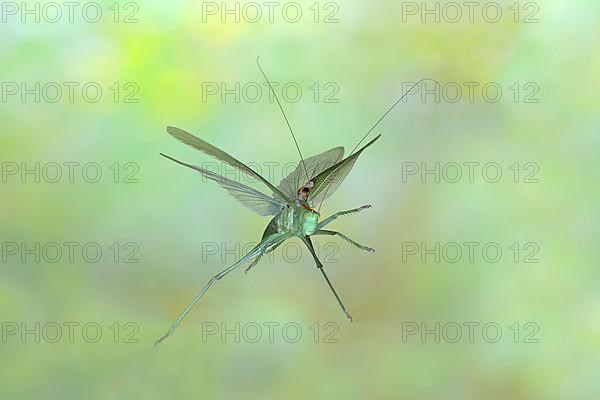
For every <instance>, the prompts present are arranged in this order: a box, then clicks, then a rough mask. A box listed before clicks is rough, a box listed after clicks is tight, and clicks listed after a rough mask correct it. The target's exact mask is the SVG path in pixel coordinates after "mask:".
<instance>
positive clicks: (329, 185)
mask: <svg viewBox="0 0 600 400" xmlns="http://www.w3.org/2000/svg"><path fill="white" fill-rule="evenodd" d="M380 137H381V135H377V137H375V138H374V139H373V140H371V141H370V142H369V143H367V144H366V145H364V146H363V147H361V149H360V150H358V151H357V152H356V153H354V154H352V155H351V156H348V157H346V158H345V159H343V160H342V161H340V162H338V163H336V164H335V165H332V166H331V167H329V168H327V169H326V170H325V171H323V172H321V173H320V174H319V175H317V177H316V178H315V179H314V180H313V182H314V186H313V188H312V189H311V190H310V194H309V197H310V198H311V199H312V202H313V204H317V203H321V202H323V201H325V200H326V199H328V198H329V197H330V196H331V195H332V194H333V193H335V191H336V190H337V189H338V188H339V187H340V185H341V184H342V181H343V180H344V179H346V176H348V174H349V173H350V171H351V170H352V167H354V164H355V163H356V160H357V159H358V156H360V153H362V152H363V150H364V149H366V148H367V147H369V146H370V145H372V144H373V143H375V141H376V140H377V139H379V138H380Z"/></svg>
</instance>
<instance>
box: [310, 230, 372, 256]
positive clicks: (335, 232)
mask: <svg viewBox="0 0 600 400" xmlns="http://www.w3.org/2000/svg"><path fill="white" fill-rule="evenodd" d="M313 235H329V236H339V237H341V238H342V239H344V240H345V241H347V242H349V243H350V244H352V245H354V246H356V247H358V248H359V249H361V250H364V251H371V252H373V253H374V252H375V249H372V248H370V247H368V246H363V245H362V244H358V243H356V242H355V241H354V240H352V239H350V238H349V237H348V236H346V235H344V234H343V233H341V232H337V231H329V230H327V229H321V230H318V231H316V232H315V233H313Z"/></svg>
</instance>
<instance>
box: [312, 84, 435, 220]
mask: <svg viewBox="0 0 600 400" xmlns="http://www.w3.org/2000/svg"><path fill="white" fill-rule="evenodd" d="M425 81H433V82H435V83H438V84H439V82H438V81H436V80H435V79H433V78H423V79H420V80H419V81H418V82H417V83H415V84H414V85H412V86H411V87H410V88H409V89H408V90H407V91H406V92H404V93H403V94H402V96H400V98H398V100H396V102H395V103H394V104H392V106H391V107H390V108H388V110H387V111H386V112H385V113H383V115H382V116H381V118H379V119H378V120H377V122H375V124H374V125H373V126H372V127H371V129H369V130H368V131H367V133H365V135H364V136H363V137H362V139H360V141H359V142H358V143H357V144H356V146H354V148H353V149H352V151H351V152H350V154H349V155H348V157H350V156H351V155H352V154H354V152H355V151H356V149H358V146H360V145H361V143H362V142H364V140H365V139H366V138H367V136H369V134H370V133H371V132H373V129H375V128H376V127H377V125H379V123H380V122H381V121H383V119H384V118H385V117H386V116H387V115H388V114H389V113H390V112H391V111H392V110H393V109H394V107H396V106H397V105H398V103H400V102H401V101H402V100H403V99H404V98H405V97H406V96H408V95H409V94H410V92H411V91H412V90H413V89H414V88H415V87H417V86H418V85H420V84H421V83H422V82H425ZM336 174H337V172H335V173H334V175H333V176H334V178H335V175H336ZM331 182H333V179H332V180H331V181H330V182H329V184H328V185H327V188H326V189H325V194H324V195H323V199H322V200H321V204H319V208H318V209H317V212H320V211H321V206H322V205H323V201H325V197H327V192H328V191H329V188H330V187H331Z"/></svg>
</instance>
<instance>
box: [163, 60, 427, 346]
mask: <svg viewBox="0 0 600 400" xmlns="http://www.w3.org/2000/svg"><path fill="white" fill-rule="evenodd" d="M256 62H257V65H258V68H259V69H260V71H261V73H262V75H263V77H264V78H265V81H266V82H267V83H268V84H269V87H270V88H271V92H272V93H273V95H274V96H275V99H276V100H277V104H278V106H279V109H280V110H281V113H282V114H283V117H284V118H285V122H286V124H287V126H288V128H289V131H290V133H291V134H292V138H293V139H294V143H295V144H296V149H297V150H298V153H299V155H300V163H299V164H298V166H297V167H296V169H295V170H293V171H292V172H291V173H290V174H289V175H288V176H287V177H286V178H284V179H283V180H282V181H281V182H280V183H279V185H278V186H277V187H275V186H274V185H273V184H272V183H271V182H269V181H268V180H266V179H265V178H264V177H262V176H261V175H260V174H258V173H257V172H256V171H254V170H253V169H251V168H250V167H248V166H247V165H246V164H244V163H242V162H241V161H239V160H237V159H236V158H234V157H232V156H231V155H229V154H227V153H226V152H224V151H223V150H221V149H219V148H217V147H215V146H213V145H211V144H210V143H208V142H206V141H204V140H202V139H200V138H198V137H196V136H194V135H192V134H191V133H188V132H186V131H184V130H182V129H179V128H175V127H167V132H168V133H169V134H170V135H171V136H173V137H174V138H175V139H177V140H179V141H180V142H182V143H185V144H187V145H189V146H191V147H193V148H195V149H197V150H199V151H201V152H203V153H205V154H207V155H209V156H211V157H214V158H216V159H217V160H220V161H222V162H225V163H227V164H229V165H230V166H232V167H234V168H235V169H237V170H238V171H240V172H242V173H244V174H246V175H248V176H249V177H252V178H254V179H256V180H257V181H259V182H261V183H262V184H264V185H265V186H266V187H267V188H268V189H269V190H270V191H271V192H272V194H271V195H269V194H266V193H263V192H261V191H259V190H257V189H254V188H252V187H249V186H247V185H244V184H242V183H240V182H238V181H235V180H231V179H228V178H225V177H223V176H221V175H218V174H216V173H214V172H212V171H208V170H206V169H203V168H201V167H198V166H196V165H192V164H188V163H185V162H183V161H179V160H177V159H175V158H173V157H171V156H168V155H165V154H163V153H161V155H162V156H164V157H166V158H168V159H170V160H172V161H174V162H176V163H178V164H181V165H183V166H185V167H188V168H191V169H193V170H195V171H196V172H199V173H200V174H201V175H203V176H204V177H206V178H208V179H209V180H212V181H215V182H216V183H217V184H219V185H220V186H221V187H223V188H224V189H225V190H227V191H228V192H229V194H230V195H232V196H233V197H235V198H236V199H237V200H238V201H240V202H241V203H242V204H243V205H244V206H246V207H247V208H249V209H250V210H252V211H254V212H256V213H258V214H260V215H263V216H272V219H271V221H270V222H269V224H268V225H267V227H266V229H265V231H264V233H263V235H262V238H261V241H260V243H258V244H257V245H256V246H255V247H254V248H253V249H252V250H250V251H249V252H248V253H246V254H245V255H244V256H243V257H242V258H240V259H239V260H238V261H237V262H236V263H234V264H233V265H231V266H229V267H227V268H226V269H224V270H223V271H221V272H219V273H218V274H216V275H215V276H213V277H212V278H211V279H210V280H209V281H208V283H207V284H206V285H205V286H204V287H203V288H202V289H201V290H200V292H198V294H197V295H196V297H194V299H193V300H192V302H191V303H190V304H189V305H188V306H187V307H186V309H185V310H184V311H183V312H182V313H181V315H180V316H179V317H178V318H177V320H176V321H175V323H173V325H172V326H171V328H170V329H169V330H168V331H167V332H166V333H165V334H164V335H163V336H162V337H161V338H159V339H158V340H157V341H156V343H155V344H159V343H160V342H162V341H163V340H165V339H166V338H167V337H169V336H170V335H171V334H172V333H173V332H174V331H175V329H176V328H177V326H179V324H180V323H181V321H182V320H183V319H184V318H185V317H186V316H187V315H188V313H189V312H190V310H191V309H192V308H193V307H194V306H195V305H196V303H197V302H198V301H199V300H200V298H201V297H202V296H203V295H204V294H205V293H206V291H207V290H208V289H209V288H210V287H211V286H212V285H213V284H214V283H215V282H216V281H218V280H220V279H222V278H223V277H224V276H226V275H227V274H229V273H230V272H232V271H233V270H235V269H236V268H238V267H239V266H240V265H242V264H246V263H249V266H248V267H247V268H246V272H248V270H250V269H251V268H252V267H254V266H255V265H256V264H257V263H258V262H259V260H260V259H261V257H262V256H263V255H265V254H267V253H269V252H272V251H273V250H275V249H276V248H277V247H278V246H280V245H281V244H282V243H283V242H285V241H286V240H287V239H289V238H292V237H298V238H300V239H301V240H302V242H304V244H305V245H306V247H307V248H308V250H309V252H310V254H311V255H312V257H313V259H314V261H315V264H316V266H317V269H318V270H319V271H320V272H321V274H322V275H323V277H324V279H325V281H326V282H327V285H328V286H329V288H330V290H331V292H332V293H333V295H334V296H335V298H336V300H337V302H338V304H339V306H340V307H341V309H342V311H343V312H344V313H345V314H346V317H347V318H348V319H349V320H350V321H352V317H351V316H350V313H348V311H347V310H346V307H345V306H344V304H343V302H342V300H341V299H340V297H339V296H338V294H337V292H336V290H335V289H334V287H333V285H332V284H331V281H330V280H329V278H328V276H327V274H326V273H325V270H324V268H323V264H322V263H321V261H320V260H319V258H318V256H317V254H316V252H315V249H314V246H313V244H312V240H311V237H312V236H317V235H328V236H338V237H340V238H341V239H343V240H345V241H347V242H348V243H350V244H352V245H353V246H355V247H357V248H359V249H361V250H365V251H368V252H374V251H375V250H373V249H372V248H370V247H367V246H363V245H361V244H358V243H356V242H355V241H353V240H352V239H350V238H349V237H348V236H346V235H344V234H342V233H341V232H337V231H333V230H328V229H324V228H325V227H326V226H327V225H329V224H330V223H331V222H333V221H334V220H336V219H337V218H338V217H341V216H343V215H348V214H353V213H357V212H359V211H362V210H364V209H366V208H369V207H371V206H370V205H364V206H362V207H358V208H354V209H350V210H346V211H339V212H336V213H334V214H333V215H331V216H329V217H327V218H325V219H324V220H322V221H319V216H320V214H319V211H318V210H315V209H314V208H313V207H314V206H315V205H317V204H319V209H320V206H321V205H322V204H323V202H324V201H325V200H326V199H327V198H328V197H330V196H331V195H332V194H333V193H334V192H335V191H336V190H337V189H338V187H339V186H340V184H341V183H342V181H343V180H344V179H345V178H346V176H347V175H348V174H349V173H350V170H351V169H352V167H353V166H354V164H355V163H356V160H357V159H358V157H359V156H360V155H361V153H362V152H363V151H364V150H365V149H366V148H367V147H369V146H371V145H372V144H373V143H374V142H375V141H377V140H378V139H379V137H380V136H381V135H378V136H376V137H375V138H374V139H372V140H371V141H370V142H368V143H367V144H365V145H364V146H363V147H361V148H360V149H359V150H358V151H355V150H356V149H357V148H358V147H359V145H360V144H361V143H362V142H363V141H364V139H365V138H366V137H367V136H368V135H369V133H371V131H372V130H373V129H375V127H376V126H377V125H378V124H379V123H380V122H381V121H382V120H383V118H385V116H386V115H387V114H388V113H389V112H390V111H391V110H392V109H393V108H394V107H395V106H396V105H397V104H398V103H399V102H400V101H401V100H402V99H403V98H404V97H405V96H406V95H407V94H408V93H410V92H411V91H412V89H413V88H414V87H416V86H417V85H418V84H419V83H421V82H422V81H424V80H425V79H422V80H420V81H419V82H417V83H416V84H414V85H413V86H412V87H411V88H410V89H409V90H408V91H407V92H406V93H405V94H403V95H402V96H401V97H400V98H399V99H398V100H397V101H396V102H395V103H394V104H393V105H392V106H391V107H390V108H389V109H388V110H387V111H386V113H385V114H383V116H382V117H381V118H380V119H379V120H378V121H377V122H376V123H375V125H373V127H372V128H371V129H369V131H368V132H367V133H366V134H365V135H364V136H363V138H362V139H361V140H360V141H359V142H358V144H357V145H356V146H355V147H354V149H353V150H352V151H351V152H350V155H349V156H347V157H345V158H344V148H343V147H335V148H332V149H330V150H327V151H325V152H323V153H321V154H318V155H316V156H313V157H309V158H307V159H304V158H303V157H302V152H301V151H300V147H299V146H298V142H297V141H296V137H295V135H294V132H293V130H292V127H291V125H290V123H289V121H288V119H287V116H286V115H285V112H284V111H283V107H282V106H281V103H280V102H279V99H278V98H277V94H276V93H275V91H274V90H273V86H272V85H271V83H270V81H269V79H268V78H267V76H266V74H265V73H264V71H263V70H262V68H261V67H260V64H259V63H258V59H257V60H256ZM427 79H428V78H427Z"/></svg>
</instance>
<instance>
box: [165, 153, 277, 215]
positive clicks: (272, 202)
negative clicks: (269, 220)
mask: <svg viewBox="0 0 600 400" xmlns="http://www.w3.org/2000/svg"><path fill="white" fill-rule="evenodd" d="M160 155H161V156H163V157H166V158H168V159H169V160H172V161H175V162H176V163H177V164H181V165H183V166H186V167H188V168H191V169H194V170H196V171H198V172H200V173H201V174H202V175H204V176H205V177H207V178H208V179H210V180H213V181H215V182H217V183H218V184H219V185H221V187H223V188H225V189H226V190H227V191H228V192H229V194H230V195H232V196H233V197H235V198H236V199H238V200H239V201H240V203H242V204H243V205H245V206H246V207H248V208H249V209H251V210H252V211H254V212H256V213H258V214H260V215H276V214H278V213H279V212H280V211H281V210H282V209H283V208H284V207H286V205H287V203H286V202H284V201H282V200H279V199H276V198H273V197H270V196H267V195H266V194H264V193H261V192H259V191H258V190H256V189H253V188H251V187H249V186H246V185H243V184H241V183H239V182H236V181H232V180H231V179H227V178H225V177H224V176H221V175H219V174H215V173H214V172H211V171H208V170H205V169H204V168H200V167H198V166H196V165H192V164H188V163H185V162H183V161H179V160H177V159H175V158H173V157H170V156H168V155H166V154H163V153H160Z"/></svg>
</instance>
